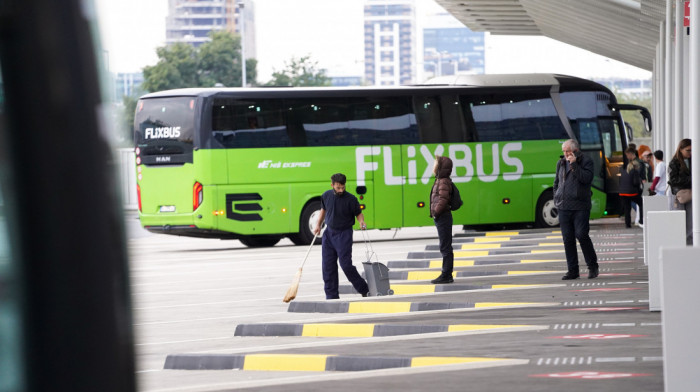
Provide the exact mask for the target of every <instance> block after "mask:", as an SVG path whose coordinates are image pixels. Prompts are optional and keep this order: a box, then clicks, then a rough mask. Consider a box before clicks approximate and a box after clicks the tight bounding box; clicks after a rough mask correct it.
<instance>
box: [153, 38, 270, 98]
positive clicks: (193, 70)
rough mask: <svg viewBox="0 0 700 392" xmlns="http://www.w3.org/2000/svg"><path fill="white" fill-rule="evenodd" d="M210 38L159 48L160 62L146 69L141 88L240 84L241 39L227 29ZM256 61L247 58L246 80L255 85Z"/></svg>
mask: <svg viewBox="0 0 700 392" xmlns="http://www.w3.org/2000/svg"><path fill="white" fill-rule="evenodd" d="M209 36H210V37H211V41H209V42H205V43H203V44H202V45H201V46H200V47H198V48H195V47H194V46H192V45H189V44H185V43H175V44H173V45H171V46H165V47H161V48H158V49H156V53H157V54H158V63H157V64H156V65H154V66H147V67H144V68H143V78H144V81H143V84H142V88H143V89H144V90H146V91H150V92H155V91H161V90H169V89H174V88H185V87H212V86H214V85H216V84H217V83H220V84H222V85H224V86H228V87H237V86H240V85H241V79H242V78H241V71H242V70H241V38H240V36H237V35H234V34H232V33H229V32H227V31H212V32H211V33H210V34H209ZM256 67H257V60H255V59H247V60H246V79H247V81H248V83H249V84H255V83H256V82H255V78H256V76H257V71H256Z"/></svg>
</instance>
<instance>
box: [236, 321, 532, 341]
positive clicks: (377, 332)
mask: <svg viewBox="0 0 700 392" xmlns="http://www.w3.org/2000/svg"><path fill="white" fill-rule="evenodd" d="M539 328H540V327H537V326H533V325H491V324H454V325H400V324H239V325H237V326H236V332H235V336H304V337H325V338H331V337H333V338H371V337H384V336H399V335H417V334H424V333H438V332H465V331H474V332H479V331H482V332H483V331H491V332H502V331H506V330H507V331H511V330H526V329H539Z"/></svg>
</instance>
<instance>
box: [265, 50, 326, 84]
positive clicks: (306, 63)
mask: <svg viewBox="0 0 700 392" xmlns="http://www.w3.org/2000/svg"><path fill="white" fill-rule="evenodd" d="M285 67H286V68H285V69H283V70H281V71H275V72H273V73H272V80H270V81H269V82H267V85H268V86H295V87H302V86H330V85H331V78H329V77H327V76H326V71H325V70H323V69H321V70H319V69H318V62H317V61H312V60H311V58H310V56H303V57H300V58H298V59H297V58H296V57H292V58H291V60H290V61H289V62H285Z"/></svg>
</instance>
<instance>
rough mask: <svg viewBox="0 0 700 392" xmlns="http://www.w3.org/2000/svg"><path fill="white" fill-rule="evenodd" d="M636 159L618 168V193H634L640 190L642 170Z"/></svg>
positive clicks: (638, 192)
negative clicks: (620, 168)
mask: <svg viewBox="0 0 700 392" xmlns="http://www.w3.org/2000/svg"><path fill="white" fill-rule="evenodd" d="M643 170H645V169H644V168H643V167H640V165H639V163H638V162H637V161H632V162H630V163H628V164H627V166H626V167H625V168H623V169H622V170H620V194H627V195H634V194H640V193H641V192H642V177H643V174H642V171H643Z"/></svg>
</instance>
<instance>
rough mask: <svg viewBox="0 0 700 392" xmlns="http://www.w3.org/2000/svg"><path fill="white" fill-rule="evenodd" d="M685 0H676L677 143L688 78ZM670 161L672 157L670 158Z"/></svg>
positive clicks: (675, 86)
mask: <svg viewBox="0 0 700 392" xmlns="http://www.w3.org/2000/svg"><path fill="white" fill-rule="evenodd" d="M683 1H684V0H675V3H676V7H675V8H676V12H675V16H674V19H675V23H674V24H675V26H674V27H675V28H674V37H673V38H674V39H673V52H674V53H673V54H674V60H673V66H674V68H673V132H674V135H675V138H676V143H678V142H679V141H680V140H681V139H682V137H681V136H682V135H683V125H684V124H683V123H684V114H685V110H684V108H683V106H684V105H683V102H684V100H683V91H685V89H686V88H685V86H686V82H687V80H685V77H684V76H685V73H684V72H683V68H684V67H683V64H684V61H683V57H684V52H685V49H684V45H683V41H684V36H685V32H684V31H683V30H684V29H683V9H684V4H683ZM669 161H670V159H669Z"/></svg>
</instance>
